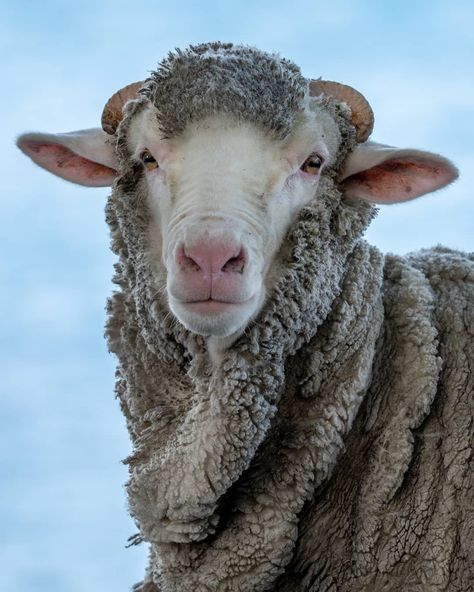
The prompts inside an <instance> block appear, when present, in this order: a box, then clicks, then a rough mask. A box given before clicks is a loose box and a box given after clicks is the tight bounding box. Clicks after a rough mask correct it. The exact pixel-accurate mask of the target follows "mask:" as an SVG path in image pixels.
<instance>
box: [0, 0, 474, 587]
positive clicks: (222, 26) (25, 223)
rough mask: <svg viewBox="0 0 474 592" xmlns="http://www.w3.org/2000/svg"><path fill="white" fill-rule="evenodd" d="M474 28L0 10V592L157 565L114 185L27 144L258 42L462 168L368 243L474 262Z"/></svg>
mask: <svg viewBox="0 0 474 592" xmlns="http://www.w3.org/2000/svg"><path fill="white" fill-rule="evenodd" d="M473 17H474V4H473V3H472V2H471V1H468V0H465V1H463V0H461V1H453V2H449V3H448V2H445V1H443V2H440V1H438V0H429V1H425V0H422V1H416V0H411V1H409V2H408V1H405V0H399V1H398V2H396V3H395V2H390V3H389V2H387V3H383V2H380V1H375V0H374V1H366V2H364V1H361V2H357V1H355V0H354V1H349V0H331V2H328V1H327V0H326V1H325V2H321V1H318V0H299V1H291V2H290V1H285V2H278V1H275V0H272V1H268V0H263V1H260V2H256V1H255V0H253V1H248V0H240V1H239V2H235V3H228V2H223V1H221V2H217V1H205V0H201V1H200V2H198V1H196V2H192V1H190V0H181V1H180V2H176V3H171V2H169V1H168V2H161V1H159V2H157V1H153V0H147V1H146V2H144V1H143V0H135V1H134V2H131V1H130V0H128V1H127V2H123V1H121V0H115V1H111V0H105V1H98V0H94V1H91V0H82V1H81V2H66V1H63V2H59V1H52V0H43V1H42V2H37V1H33V0H31V1H26V0H17V1H15V2H11V1H8V2H7V1H5V0H0V65H1V68H0V71H1V72H2V78H3V82H2V85H1V87H2V92H1V93H0V109H1V111H0V112H1V114H2V117H1V121H2V126H1V130H2V133H1V134H0V167H1V170H0V173H1V179H2V183H1V189H0V220H1V224H0V240H1V249H0V266H1V272H2V280H3V281H2V283H1V290H0V315H1V316H0V318H1V333H0V524H1V525H2V526H1V528H0V565H1V566H2V567H1V569H0V589H2V590H9V591H12V592H33V591H35V592H43V591H44V592H46V591H48V592H83V591H84V590H87V591H88V592H112V591H113V592H118V591H119V590H128V589H129V588H130V587H131V585H132V584H133V583H134V582H135V581H137V580H139V579H140V578H141V576H142V573H143V570H144V565H145V558H146V557H145V556H146V549H145V548H144V547H143V546H142V547H139V548H132V549H125V548H124V546H125V544H126V540H127V537H128V536H129V535H131V534H133V533H134V532H135V527H134V525H133V523H132V521H131V520H130V519H129V518H128V516H127V511H126V503H125V496H124V492H123V483H124V482H125V480H126V469H125V468H124V467H123V466H122V465H121V464H120V459H122V458H124V457H125V456H127V454H128V453H129V452H130V446H129V443H128V437H127V434H126V429H125V425H124V421H123V420H122V417H121V415H120V412H119V409H118V404H117V402H116V401H115V400H114V395H113V383H114V366H115V361H114V359H113V358H112V357H111V356H110V355H109V354H108V353H107V351H106V347H105V343H104V341H103V338H102V333H103V324H104V320H105V314H104V303H105V299H106V297H107V295H108V294H109V293H110V292H111V282H110V277H111V274H112V264H113V257H112V256H111V254H110V253H109V250H108V242H109V239H108V231H107V228H106V225H105V223H104V215H103V208H104V202H105V198H106V195H107V190H106V189H85V188H80V187H75V186H73V185H70V184H68V183H66V182H64V181H62V180H60V179H57V178H55V177H53V176H50V175H48V174H47V173H46V172H44V171H42V170H40V169H38V168H35V167H34V166H33V165H32V164H31V163H30V161H28V160H27V159H26V158H25V157H23V156H22V155H21V154H20V153H19V152H18V151H17V150H16V149H15V148H14V138H15V136H16V135H17V134H19V133H21V132H22V131H30V130H39V131H50V132H61V131H69V130H73V129H81V128H86V127H93V126H96V125H98V123H99V120H100V114H101V111H102V107H103V105H104V103H105V101H106V100H107V99H108V97H109V96H110V95H111V94H112V93H113V92H114V91H115V90H117V89H118V88H120V87H121V86H124V85H125V84H127V83H129V82H132V81H136V80H141V79H143V77H144V76H145V75H146V74H147V72H148V71H149V70H151V69H153V68H154V67H155V66H156V64H157V62H158V61H159V60H160V59H161V58H162V57H163V56H164V54H165V53H166V52H167V51H168V50H170V49H172V48H174V47H176V46H181V47H182V46H185V45H188V44H189V43H197V42H203V41H209V40H216V39H220V40H224V41H227V40H229V41H234V42H241V43H249V44H252V45H257V46H259V47H260V48H262V49H265V50H271V51H278V52H280V53H281V54H282V55H284V56H285V57H288V58H291V59H293V60H294V61H295V62H297V63H298V64H299V65H300V66H301V68H302V70H303V73H304V74H305V75H306V76H308V77H310V76H311V77H318V76H322V77H323V78H327V79H330V80H331V79H333V80H339V81H341V82H345V83H348V84H351V85H352V86H355V87H356V88H357V89H359V90H360V91H362V92H363V93H364V94H365V96H366V97H367V98H368V99H369V100H370V102H371V104H372V106H373V108H374V111H375V114H376V125H375V132H374V135H373V138H374V139H375V140H378V141H381V142H385V143H389V144H393V145H398V146H407V147H408V146H411V147H417V148H425V149H430V150H433V151H436V152H440V153H443V154H445V155H447V156H449V157H450V158H452V159H453V160H454V162H455V163H456V164H457V165H458V166H459V168H460V170H461V178H460V180H459V181H458V182H457V183H455V184H454V185H453V186H451V187H449V188H448V189H445V190H443V191H440V192H438V193H437V194H434V195H432V196H429V197H424V198H421V199H420V200H418V201H416V202H413V203H410V204H403V205H399V206H390V207H384V208H382V209H381V212H380V214H379V217H378V219H377V220H376V221H375V222H374V223H373V225H372V227H371V229H370V231H369V233H368V238H369V240H370V241H372V242H373V243H375V244H377V245H378V246H379V247H380V248H381V249H383V250H391V251H394V252H398V253H404V252H407V251H410V250H413V249H417V248H420V247H422V246H429V245H433V244H436V243H438V242H441V243H444V244H446V245H449V246H453V247H457V248H461V249H466V250H473V246H474V232H473V231H474V195H473V193H474V190H473V189H472V188H473V187H474V173H473V170H474V147H473V138H474V124H473V121H474V99H473V96H474V79H473V63H474V36H473V34H472V30H473V29H472V28H473V25H474V19H473Z"/></svg>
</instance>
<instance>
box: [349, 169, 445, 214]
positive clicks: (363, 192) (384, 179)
mask: <svg viewBox="0 0 474 592" xmlns="http://www.w3.org/2000/svg"><path fill="white" fill-rule="evenodd" d="M453 178H454V176H453V171H452V170H450V169H449V168H448V167H446V166H445V165H443V163H442V162H433V161H431V162H428V161H424V160H422V159H415V158H410V160H403V159H396V160H387V161H385V162H383V163H382V164H379V165H378V166H375V167H373V168H371V169H368V170H366V171H361V172H360V173H357V174H355V175H353V176H351V177H349V178H348V179H346V180H345V181H344V183H343V189H344V192H345V194H346V195H347V196H348V197H362V198H365V199H367V200H369V201H373V202H376V203H398V202H402V201H408V200H410V199H414V198H415V197H418V196H420V195H423V194H424V193H428V192H430V191H434V190H436V189H439V188H440V187H444V186H445V185H447V184H448V183H449V182H450V181H452V180H453Z"/></svg>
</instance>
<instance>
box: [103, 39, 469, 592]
mask: <svg viewBox="0 0 474 592" xmlns="http://www.w3.org/2000/svg"><path fill="white" fill-rule="evenodd" d="M226 47H227V49H226V51H227V52H229V51H230V50H231V49H229V47H228V46H226ZM217 50H218V48H217V49H216V48H215V47H214V50H213V51H214V53H216V51H217ZM201 53H203V54H204V55H205V52H203V51H201ZM213 56H214V54H213ZM214 57H215V56H214ZM214 57H213V59H214ZM247 57H248V56H247ZM181 59H182V54H181V55H176V56H175V57H170V58H168V61H167V64H168V66H169V64H170V63H172V62H173V60H176V63H177V64H178V66H179V67H178V71H179V72H180V76H182V68H183V64H182V62H181V61H180V60H181ZM193 59H194V56H193ZM224 61H225V64H224V65H225V67H224V68H223V71H224V74H223V75H224V79H226V77H227V76H228V75H229V72H228V71H227V70H226V68H227V67H230V66H229V60H228V59H226V60H224ZM191 62H192V60H191ZM242 63H243V62H242V61H240V62H239V61H238V60H237V64H238V68H240V67H242ZM168 66H167V67H165V68H164V69H162V70H159V71H158V73H157V74H156V76H154V77H152V78H153V84H152V85H151V86H150V87H149V88H152V87H153V89H154V90H153V93H154V94H153V96H156V97H158V96H160V93H161V92H163V93H166V92H168V91H167V90H166V89H164V90H163V89H162V90H160V89H159V88H158V87H159V80H163V79H165V80H168V79H169V77H170V68H169V67H168ZM209 67H210V68H211V69H213V71H215V64H214V62H213V61H212V60H211V61H210V65H209ZM278 67H279V68H280V67H281V63H279V66H278ZM288 76H289V78H288V80H289V79H290V78H291V80H293V81H294V79H295V78H294V77H296V79H297V76H298V73H297V72H295V71H294V70H293V67H291V68H290V74H288ZM292 77H293V78H292ZM283 78H285V76H283ZM167 84H168V83H167ZM167 84H165V86H166V88H169V86H167ZM239 84H240V83H239ZM289 84H290V83H289ZM291 84H293V82H291ZM170 92H171V91H170ZM216 92H217V93H218V92H219V87H218V86H217V90H216ZM275 92H276V91H275ZM298 92H299V91H297V92H296V93H295V95H294V98H295V103H294V105H293V106H292V107H291V109H290V108H289V107H288V109H289V111H291V113H292V114H291V116H290V115H287V116H286V119H285V117H283V115H282V119H281V121H280V122H279V123H278V124H276V128H275V129H273V128H271V126H272V125H273V124H271V122H266V121H265V120H264V119H263V118H262V117H261V116H260V115H259V112H258V109H256V110H255V111H254V112H252V111H251V109H250V107H249V103H247V102H246V101H245V100H244V101H243V102H241V103H239V105H238V106H237V107H236V108H235V109H236V110H237V111H238V112H239V113H242V114H243V115H242V116H245V117H255V118H256V120H257V121H258V123H259V124H261V125H263V126H265V125H268V126H270V128H269V131H272V130H273V131H275V133H278V134H280V137H281V134H283V133H286V131H287V128H288V129H289V127H288V126H290V125H291V121H292V119H291V118H292V117H295V116H297V110H298V108H300V103H299V100H300V99H298V96H299V95H298ZM211 94H212V93H211ZM212 96H214V95H212ZM214 99H216V97H214ZM234 99H235V100H236V101H237V100H238V96H237V94H236V96H235V98H234ZM147 100H151V99H150V96H149V97H147ZM216 100H217V99H216ZM205 103H206V102H204V103H202V105H205ZM140 104H141V103H140V101H137V102H136V104H135V106H132V107H131V108H129V110H128V113H127V114H126V118H125V120H124V121H123V122H122V124H121V126H120V128H119V137H118V146H119V155H121V159H122V170H121V173H122V174H121V176H120V177H119V178H118V180H117V181H116V183H115V186H114V188H113V192H112V195H111V197H110V198H109V201H108V205H107V221H108V223H109V225H110V228H111V235H112V248H113V250H114V252H115V253H116V254H117V255H118V262H117V264H116V275H115V282H116V284H117V286H118V289H117V291H116V292H115V293H114V295H113V296H112V297H111V299H110V300H109V303H108V314H109V320H108V323H107V327H106V334H107V338H108V343H109V347H110V349H111V351H113V352H114V353H115V354H116V355H117V357H118V361H119V364H118V368H117V387H116V391H117V396H118V398H119V401H120V405H121V408H122V410H123V413H124V415H125V417H126V420H127V425H128V429H129V432H130V436H131V439H132V442H133V453H132V454H131V455H130V457H129V458H128V459H126V463H127V464H128V466H129V470H130V479H129V482H128V484H127V492H128V499H129V506H130V511H131V513H132V515H133V517H134V518H135V520H136V523H137V526H138V528H139V533H138V534H137V535H136V536H135V537H134V538H133V542H135V543H140V542H143V541H145V542H146V543H148V545H149V567H148V570H147V573H146V576H145V578H144V580H143V582H141V583H140V584H137V586H136V587H135V590H136V591H137V592H188V591H191V590H192V591H193V592H211V591H212V592H214V591H216V592H231V591H232V592H237V591H238V592H244V591H245V592H251V591H252V592H263V591H273V592H303V591H304V592H326V591H327V592H329V591H331V592H359V591H360V592H362V591H364V592H365V591H371V590H373V591H376V592H388V591H391V592H395V591H397V592H400V591H403V592H421V591H423V592H438V591H449V592H461V591H463V592H467V591H468V590H472V589H473V588H472V587H473V582H474V551H473V550H474V517H473V509H474V483H473V474H474V473H473V466H472V465H473V455H472V448H473V433H474V419H473V400H472V399H473V390H474V385H473V372H472V367H473V359H474V352H473V339H472V337H473V333H474V318H473V308H472V304H473V300H474V298H473V297H474V282H473V280H474V261H473V259H474V258H473V257H472V256H468V255H465V254H462V253H458V252H455V251H450V250H448V249H444V248H441V247H438V248H434V249H431V250H426V251H422V252H420V253H417V254H413V255H410V256H407V257H399V256H394V255H387V256H384V255H383V254H382V253H380V252H379V251H378V250H377V249H376V248H375V247H373V246H370V245H369V244H367V243H366V242H365V241H364V240H363V233H364V230H365V228H366V227H367V225H368V224H369V223H370V221H371V219H372V218H373V216H374V213H375V211H374V207H373V206H371V205H369V204H367V203H365V202H362V201H354V200H352V201H350V202H349V201H347V200H345V199H344V196H343V195H342V193H341V191H340V189H339V186H338V184H337V170H336V169H328V170H326V171H325V173H324V175H323V177H322V179H321V182H320V185H319V187H318V191H317V193H316V195H315V197H314V199H313V201H312V202H311V203H310V204H309V205H308V206H306V207H305V208H303V209H302V210H301V212H300V214H299V216H298V218H297V220H296V221H295V222H294V224H293V225H292V227H291V228H290V230H289V232H288V235H287V236H286V238H285V240H284V243H283V245H282V248H281V250H280V252H279V253H278V255H277V259H278V262H279V265H280V268H281V273H280V275H279V278H278V280H277V281H276V284H275V286H274V287H273V289H272V291H271V293H270V294H269V296H268V298H267V301H266V303H265V305H264V307H263V309H262V311H261V313H260V314H259V316H258V318H257V319H256V320H255V321H254V322H253V323H252V324H251V325H250V326H249V327H248V328H247V329H246V331H245V332H244V334H243V335H242V336H241V337H240V338H239V339H238V340H237V341H236V342H235V343H234V344H233V345H232V346H231V347H230V348H229V349H228V350H227V351H226V352H225V354H224V356H223V360H222V362H221V363H220V364H219V365H215V364H212V363H211V361H210V359H209V357H208V354H207V351H206V343H205V339H204V338H203V337H200V336H198V335H194V334H192V333H190V332H188V331H187V330H186V329H185V328H184V327H183V326H181V325H180V324H179V323H178V322H177V321H176V319H174V318H173V317H172V315H171V314H170V313H169V310H168V308H167V305H166V301H165V298H164V295H163V293H162V291H160V290H157V288H156V285H155V281H154V277H153V271H152V266H151V264H150V261H149V255H148V252H149V249H148V235H147V229H148V226H149V222H150V212H149V210H148V206H147V202H146V187H145V184H144V181H143V179H142V178H140V177H139V175H138V173H137V171H136V170H135V169H134V168H133V167H132V165H130V167H128V168H127V164H126V154H125V153H123V152H122V153H121V152H120V146H123V145H124V141H123V137H124V135H125V134H126V130H127V121H128V120H130V118H131V117H133V115H134V112H135V111H136V109H138V108H139V106H140ZM197 104H198V103H197ZM216 105H217V103H213V102H212V101H211V107H209V108H212V109H217V107H216ZM327 108H328V109H332V111H331V113H332V115H333V116H334V117H336V119H337V122H338V126H339V128H340V132H341V138H342V141H341V148H340V154H339V158H338V159H337V161H336V162H337V163H341V162H342V161H343V159H344V156H345V154H347V152H348V151H349V150H350V149H351V148H352V147H353V145H354V136H355V133H354V129H353V127H352V126H351V123H350V121H349V119H347V118H345V117H344V116H343V112H342V111H340V110H339V111H338V110H337V109H335V107H334V106H331V105H328V106H327ZM203 109H204V107H203V108H202V109H201V107H199V109H198V111H199V113H198V114H194V111H193V117H199V116H201V115H204V114H206V111H205V109H204V111H203ZM341 113H342V115H341ZM188 115H189V113H188ZM188 115H186V113H184V114H181V115H180V114H176V117H175V119H173V117H174V116H173V115H166V117H165V116H163V130H164V131H165V132H166V133H168V134H174V133H180V130H181V126H182V125H186V123H185V120H186V117H188ZM285 126H287V127H285ZM285 130H286V131H285ZM337 166H339V165H337Z"/></svg>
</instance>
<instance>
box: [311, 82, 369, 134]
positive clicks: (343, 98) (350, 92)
mask: <svg viewBox="0 0 474 592" xmlns="http://www.w3.org/2000/svg"><path fill="white" fill-rule="evenodd" d="M309 92H310V95H311V96H312V97H317V96H319V95H321V94H322V95H325V96H327V97H333V98H334V99H336V100H337V101H340V102H341V103H346V104H347V105H348V106H349V107H350V109H351V112H352V123H353V124H354V126H355V128H356V130H357V135H356V139H357V142H359V143H362V142H365V141H366V140H367V138H368V137H369V136H370V134H371V133H372V130H373V129H374V112H373V111H372V108H371V106H370V105H369V103H368V101H367V99H366V98H365V97H364V95H362V94H361V93H360V92H359V91H357V90H356V89H355V88H352V87H351V86H347V85H346V84H341V83H340V82H330V81H329V80H311V81H310V83H309Z"/></svg>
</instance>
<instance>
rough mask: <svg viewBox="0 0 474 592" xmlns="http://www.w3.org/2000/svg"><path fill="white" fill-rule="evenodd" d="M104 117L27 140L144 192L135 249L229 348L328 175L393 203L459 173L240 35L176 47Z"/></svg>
mask: <svg viewBox="0 0 474 592" xmlns="http://www.w3.org/2000/svg"><path fill="white" fill-rule="evenodd" d="M102 124H103V129H104V130H105V131H103V130H86V131H83V132H75V133H72V134H62V135H47V134H26V135H24V136H21V137H20V138H19V142H18V145H19V147H20V148H21V149H22V150H23V151H24V152H26V153H27V154H28V155H29V156H30V157H31V158H32V159H33V160H34V161H35V162H37V163H38V164H39V165H41V166H43V167H44V168H46V169H48V170H49V171H51V172H53V173H54V174H57V175H59V176H61V177H63V178H65V179H68V180H71V181H73V182H76V183H81V184H84V185H95V186H98V185H107V184H113V187H114V189H113V194H112V198H117V199H122V201H123V202H124V203H125V202H126V200H127V199H129V200H132V199H133V204H135V205H134V210H133V211H132V210H131V209H129V210H128V212H129V213H128V215H129V216H135V215H136V216H138V217H139V221H140V223H137V224H132V223H131V222H130V224H131V227H132V229H136V228H141V230H140V232H141V233H142V234H143V236H142V239H143V241H142V242H140V241H138V238H137V237H134V236H131V237H129V245H128V247H131V246H132V245H134V244H136V243H137V241H138V242H140V244H142V246H143V248H144V249H145V250H146V254H147V256H146V261H147V264H148V265H150V267H151V270H152V274H151V276H150V277H151V278H152V280H151V281H153V282H154V283H155V284H156V285H155V287H156V291H157V293H164V294H165V295H166V302H167V304H168V306H169V309H170V310H171V312H172V313H173V314H174V315H175V317H176V318H177V319H178V320H179V321H180V322H181V323H182V324H183V325H184V326H185V327H186V328H187V329H188V330H190V331H192V332H194V333H198V334H201V335H205V336H208V337H210V338H211V339H214V340H220V341H221V342H222V343H223V344H228V343H230V342H231V341H232V339H234V338H235V337H236V336H237V335H239V334H240V333H241V332H242V331H243V330H244V329H245V327H246V326H247V325H248V323H249V322H251V320H252V319H254V318H255V317H256V316H257V314H258V312H259V311H260V310H261V308H262V306H263V304H264V302H265V298H266V295H267V294H268V292H269V291H270V290H271V288H272V285H273V283H274V281H275V277H276V276H277V275H278V265H279V258H278V257H277V253H278V252H279V250H280V249H281V248H282V245H283V244H284V237H285V234H286V233H287V231H288V228H289V227H290V226H291V224H292V222H293V221H294V220H295V218H296V217H297V216H298V214H299V212H300V211H301V210H302V208H304V206H305V205H307V204H308V203H309V202H310V201H311V200H313V199H318V196H319V195H320V193H321V191H324V187H327V184H328V183H332V184H335V185H337V186H338V187H339V189H340V190H341V195H343V196H345V198H347V199H351V200H356V201H357V200H368V201H371V202H378V203H394V202H399V201H404V200H407V199H412V198H415V197H417V196H419V195H421V194H423V193H426V192H428V191H432V190H434V189H437V188H439V187H442V186H444V185H446V184H447V183H449V182H451V181H452V180H453V179H454V178H455V177H456V169H455V168H454V166H453V165H452V164H451V163H450V162H449V161H447V160H446V159H445V158H443V157H441V156H438V155H435V154H431V153H427V152H421V151H416V150H400V149H397V148H392V147H389V146H383V145H379V144H375V143H373V142H368V141H367V139H368V136H369V135H370V133H371V131H372V127H373V114H372V110H371V108H370V106H369V104H368V103H367V101H366V100H365V99H364V97H363V96H362V95H361V94H360V93H358V92H357V91H355V90H354V89H351V88H350V87H347V86H345V85H341V84H339V83H334V82H327V81H322V80H316V81H308V80H306V79H304V78H303V77H302V76H301V73H300V71H299V69H298V68H297V67H296V66H295V65H294V64H293V63H291V62H289V61H287V60H284V59H281V58H280V57H278V56H275V55H270V54H266V53H264V52H260V51H258V50H256V49H253V48H248V47H241V46H233V45H231V44H206V45H201V46H197V47H191V48H190V49H188V50H186V51H177V52H175V53H173V54H170V55H169V56H168V57H167V58H166V59H165V60H164V61H163V62H162V63H161V65H160V67H159V68H158V70H157V71H156V72H154V73H153V74H152V76H151V77H150V78H149V79H148V80H146V81H145V82H143V83H135V84H132V85H129V86H128V87H126V88H125V89H122V90H121V91H119V93H116V94H115V95H114V96H113V97H112V99H110V100H109V102H108V103H107V105H106V108H105V109H104V113H103V117H102ZM127 196H128V197H127ZM137 210H140V211H139V212H138V213H137ZM122 224H125V225H126V224H127V222H126V221H125V222H124V221H123V220H122ZM132 250H133V248H132Z"/></svg>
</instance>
